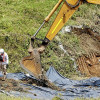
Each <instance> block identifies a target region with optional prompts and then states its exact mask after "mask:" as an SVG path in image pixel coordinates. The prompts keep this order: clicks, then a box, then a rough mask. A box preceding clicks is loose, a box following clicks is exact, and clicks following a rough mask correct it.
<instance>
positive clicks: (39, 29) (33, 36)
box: [33, 21, 45, 37]
mask: <svg viewBox="0 0 100 100" xmlns="http://www.w3.org/2000/svg"><path fill="white" fill-rule="evenodd" d="M44 24H45V21H43V23H42V24H41V26H40V27H39V29H38V30H37V31H36V33H35V34H34V35H33V37H36V35H37V34H38V32H39V31H40V29H41V28H42V27H43V25H44Z"/></svg>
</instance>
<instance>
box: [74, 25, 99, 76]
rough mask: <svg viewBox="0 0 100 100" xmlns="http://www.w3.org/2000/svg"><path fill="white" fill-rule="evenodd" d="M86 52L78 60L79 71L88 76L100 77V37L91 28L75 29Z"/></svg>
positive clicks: (81, 46)
mask: <svg viewBox="0 0 100 100" xmlns="http://www.w3.org/2000/svg"><path fill="white" fill-rule="evenodd" d="M73 31H74V33H75V34H77V36H78V38H79V40H80V48H82V50H83V51H84V54H81V55H80V57H79V58H78V59H77V64H78V69H79V70H80V71H81V73H82V74H85V75H87V76H100V73H99V72H100V35H99V33H98V32H95V31H93V30H92V29H90V28H86V27H84V28H82V29H81V28H73Z"/></svg>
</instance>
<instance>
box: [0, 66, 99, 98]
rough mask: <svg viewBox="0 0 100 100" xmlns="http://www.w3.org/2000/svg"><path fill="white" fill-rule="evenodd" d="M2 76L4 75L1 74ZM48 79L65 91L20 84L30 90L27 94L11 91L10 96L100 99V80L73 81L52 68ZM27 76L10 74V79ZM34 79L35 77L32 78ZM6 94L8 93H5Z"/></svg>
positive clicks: (8, 75) (8, 76)
mask: <svg viewBox="0 0 100 100" xmlns="http://www.w3.org/2000/svg"><path fill="white" fill-rule="evenodd" d="M0 75H2V74H0ZM46 75H47V77H48V79H49V80H50V81H51V82H53V83H54V84H55V85H57V86H59V87H60V88H63V89H65V91H57V90H52V89H50V88H46V87H41V86H34V85H31V84H24V83H23V84H20V85H21V86H22V87H23V88H29V90H27V92H25V93H24V92H23V93H22V92H18V91H10V92H9V94H11V95H15V96H26V97H30V98H33V99H40V100H52V98H53V97H55V96H58V97H60V98H62V99H64V100H71V99H75V98H78V97H83V98H98V97H100V78H99V77H92V78H89V79H85V80H80V81H78V80H71V79H68V78H65V77H64V76H62V75H61V74H59V73H58V72H57V71H56V70H55V69H54V67H50V68H49V70H48V71H47V73H46ZM26 77H31V76H27V75H26V74H24V73H8V74H7V78H8V79H14V80H21V79H23V78H24V79H25V78H26ZM31 78H34V77H31ZM5 92H6V91H5Z"/></svg>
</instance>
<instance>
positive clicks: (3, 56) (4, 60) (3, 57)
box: [0, 49, 9, 80]
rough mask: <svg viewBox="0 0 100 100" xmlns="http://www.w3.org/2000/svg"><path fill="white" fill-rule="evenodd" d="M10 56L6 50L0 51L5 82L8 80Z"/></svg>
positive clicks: (0, 63) (0, 66) (0, 62)
mask: <svg viewBox="0 0 100 100" xmlns="http://www.w3.org/2000/svg"><path fill="white" fill-rule="evenodd" d="M8 62H9V59H8V55H7V53H6V52H4V49H0V70H1V71H2V73H3V80H5V79H6V74H7V72H6V70H7V66H8Z"/></svg>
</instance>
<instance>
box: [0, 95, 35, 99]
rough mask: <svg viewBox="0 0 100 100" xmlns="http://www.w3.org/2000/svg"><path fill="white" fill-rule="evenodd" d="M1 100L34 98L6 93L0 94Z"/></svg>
mask: <svg viewBox="0 0 100 100" xmlns="http://www.w3.org/2000/svg"><path fill="white" fill-rule="evenodd" d="M0 100H32V99H30V98H24V97H13V96H7V95H5V94H0ZM34 100H36V99H34Z"/></svg>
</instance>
